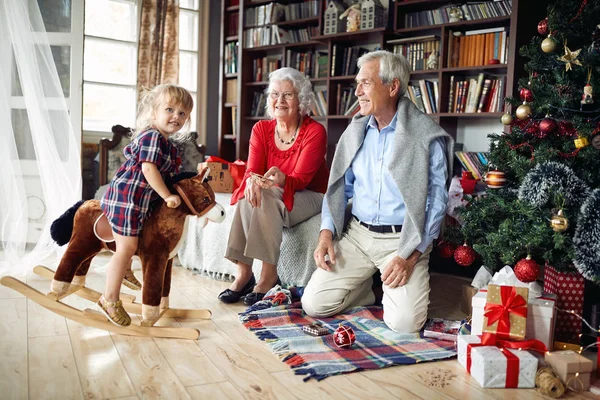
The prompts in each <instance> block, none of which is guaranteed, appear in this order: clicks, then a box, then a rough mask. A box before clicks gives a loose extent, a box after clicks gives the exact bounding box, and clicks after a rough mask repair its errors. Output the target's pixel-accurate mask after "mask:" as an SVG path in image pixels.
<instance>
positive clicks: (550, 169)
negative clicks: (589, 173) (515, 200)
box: [519, 161, 590, 208]
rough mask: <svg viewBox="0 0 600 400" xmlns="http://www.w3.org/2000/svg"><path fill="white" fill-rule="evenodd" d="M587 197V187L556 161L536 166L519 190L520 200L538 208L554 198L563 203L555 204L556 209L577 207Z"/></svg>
mask: <svg viewBox="0 0 600 400" xmlns="http://www.w3.org/2000/svg"><path fill="white" fill-rule="evenodd" d="M589 195H590V188H589V186H588V185H587V184H586V183H585V182H584V181H582V180H581V179H579V178H578V177H577V176H576V175H575V172H573V170H572V169H571V168H569V167H567V166H566V165H563V164H560V163H558V162H556V161H548V162H546V163H543V164H538V165H536V166H535V167H534V168H532V169H531V171H529V173H527V175H526V176H525V179H523V182H522V183H521V187H520V188H519V199H520V200H525V201H527V202H529V203H531V204H532V205H534V206H535V207H540V208H541V207H543V206H545V205H546V204H548V202H549V201H551V200H553V199H555V198H556V196H560V198H561V199H563V201H564V204H555V206H557V207H561V208H562V207H564V206H577V207H579V205H580V204H581V203H582V202H583V201H584V200H585V199H586V198H587V197H588V196H589Z"/></svg>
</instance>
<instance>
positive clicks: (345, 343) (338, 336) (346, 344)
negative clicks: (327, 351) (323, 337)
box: [333, 324, 356, 349]
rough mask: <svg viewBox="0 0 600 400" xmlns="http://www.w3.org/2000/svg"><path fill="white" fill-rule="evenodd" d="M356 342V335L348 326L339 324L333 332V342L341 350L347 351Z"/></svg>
mask: <svg viewBox="0 0 600 400" xmlns="http://www.w3.org/2000/svg"><path fill="white" fill-rule="evenodd" d="M355 340H356V334H355V333H354V330H353V329H352V328H350V327H348V326H345V325H342V324H340V326H338V327H337V329H336V330H335V332H333V342H334V343H335V345H336V346H337V347H339V348H341V349H347V348H350V347H352V344H354V341H355Z"/></svg>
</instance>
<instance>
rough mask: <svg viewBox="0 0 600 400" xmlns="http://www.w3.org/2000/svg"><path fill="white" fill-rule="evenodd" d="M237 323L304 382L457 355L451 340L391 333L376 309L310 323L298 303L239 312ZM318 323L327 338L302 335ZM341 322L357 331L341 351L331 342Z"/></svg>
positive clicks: (352, 311) (364, 309)
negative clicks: (300, 376) (346, 347)
mask: <svg viewBox="0 0 600 400" xmlns="http://www.w3.org/2000/svg"><path fill="white" fill-rule="evenodd" d="M240 320H241V321H242V323H243V324H244V326H245V327H246V328H248V329H249V330H250V331H252V332H254V334H255V335H256V336H257V337H258V338H259V339H260V340H262V341H264V342H266V343H267V344H268V345H269V347H270V348H271V351H273V353H275V354H276V355H277V356H278V357H279V358H280V359H281V360H282V361H283V362H285V363H286V364H287V365H289V366H290V367H291V368H292V369H293V370H294V372H295V374H296V375H306V377H305V378H304V381H307V380H309V379H311V378H314V379H316V380H318V381H320V380H322V379H325V378H327V377H329V376H332V375H339V374H347V373H350V372H354V371H363V370H369V369H379V368H386V367H390V366H392V365H408V364H416V363H420V362H426V361H434V360H441V359H446V358H450V357H454V356H456V347H455V344H454V343H453V342H447V341H441V340H436V339H429V338H422V337H421V336H420V335H419V334H418V333H416V334H401V333H396V332H394V331H392V330H390V329H389V328H388V327H387V326H386V325H385V323H384V322H383V309H382V308H381V307H377V306H369V307H356V308H353V309H350V310H348V311H346V312H345V313H343V314H340V315H337V316H335V317H334V318H322V319H315V318H311V317H309V316H307V315H306V314H304V312H303V311H302V306H301V304H300V302H295V303H292V304H284V305H280V306H277V307H272V308H268V309H263V310H255V311H250V312H248V313H243V314H242V315H240ZM317 321H318V322H320V323H321V324H322V325H323V326H324V327H326V328H328V329H329V331H330V333H331V334H328V335H324V336H317V337H314V336H310V335H308V334H306V333H304V332H303V331H302V327H303V326H304V325H309V324H312V323H314V322H317ZM340 324H344V325H345V326H348V327H351V328H352V329H353V330H354V332H355V333H356V342H355V343H354V344H353V345H352V347H351V348H349V349H340V348H338V347H337V346H336V345H335V343H334V342H333V335H332V333H333V332H334V330H335V329H336V328H337V327H338V326H339V325H340Z"/></svg>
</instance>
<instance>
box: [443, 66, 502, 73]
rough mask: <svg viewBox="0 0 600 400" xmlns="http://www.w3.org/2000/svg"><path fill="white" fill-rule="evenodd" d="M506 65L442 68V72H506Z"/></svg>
mask: <svg viewBox="0 0 600 400" xmlns="http://www.w3.org/2000/svg"><path fill="white" fill-rule="evenodd" d="M507 68H508V65H507V64H487V65H478V66H475V67H455V68H442V72H461V71H487V70H490V71H492V70H506V69H507Z"/></svg>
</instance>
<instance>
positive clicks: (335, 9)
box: [323, 0, 345, 35]
mask: <svg viewBox="0 0 600 400" xmlns="http://www.w3.org/2000/svg"><path fill="white" fill-rule="evenodd" d="M343 12H344V6H342V5H341V4H340V3H338V2H337V1H333V0H329V1H328V2H327V8H326V9H325V16H324V20H323V22H324V24H323V35H334V34H336V33H341V32H344V25H345V24H344V21H340V15H342V13H343Z"/></svg>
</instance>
